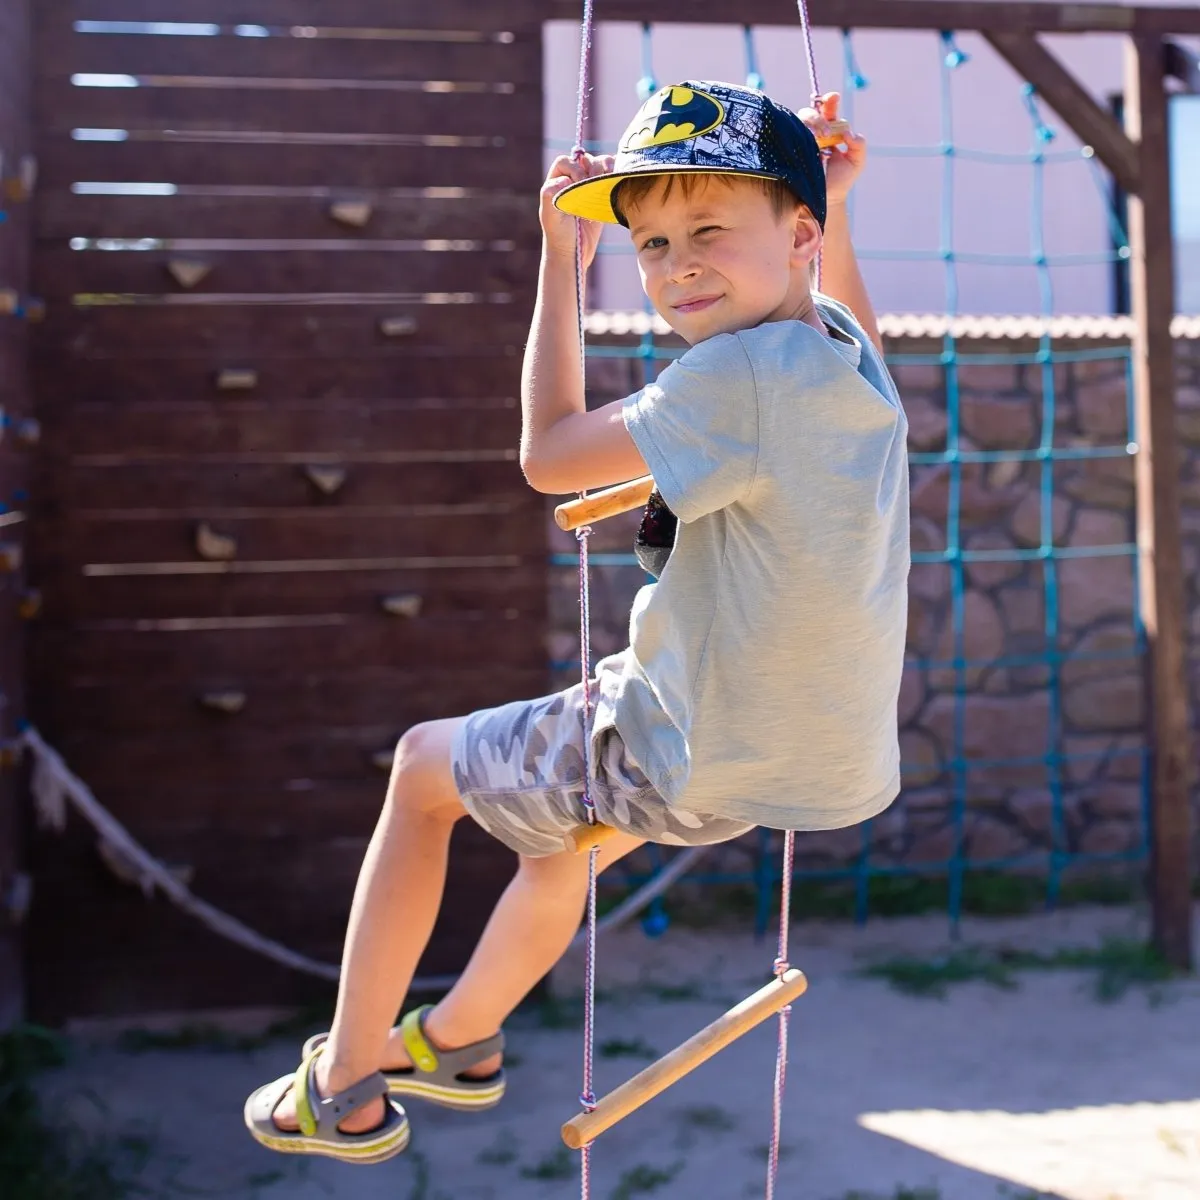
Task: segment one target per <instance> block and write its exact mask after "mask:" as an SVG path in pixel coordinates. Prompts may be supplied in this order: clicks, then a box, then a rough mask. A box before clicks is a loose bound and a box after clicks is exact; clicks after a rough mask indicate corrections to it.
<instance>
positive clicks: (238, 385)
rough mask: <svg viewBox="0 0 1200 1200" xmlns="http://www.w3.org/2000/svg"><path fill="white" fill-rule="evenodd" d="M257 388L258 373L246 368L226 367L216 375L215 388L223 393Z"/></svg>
mask: <svg viewBox="0 0 1200 1200" xmlns="http://www.w3.org/2000/svg"><path fill="white" fill-rule="evenodd" d="M257 386H258V372H257V371H252V370H250V369H249V368H247V367H226V368H225V369H224V370H223V371H221V372H219V373H218V375H217V387H219V388H220V389H221V391H223V392H241V391H246V390H247V389H249V388H252V387H257Z"/></svg>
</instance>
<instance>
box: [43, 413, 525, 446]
mask: <svg viewBox="0 0 1200 1200" xmlns="http://www.w3.org/2000/svg"><path fill="white" fill-rule="evenodd" d="M42 420H43V430H44V434H45V436H46V439H47V445H48V449H49V450H50V451H51V452H52V453H53V454H54V455H56V456H57V455H60V454H70V455H93V454H108V455H112V454H119V455H121V456H122V457H123V458H128V459H130V460H136V459H138V458H146V457H156V456H168V457H179V458H181V459H184V460H185V461H186V460H191V461H197V460H199V459H200V458H201V456H204V457H207V458H211V457H212V456H213V455H225V454H228V455H230V456H233V457H234V458H245V459H247V460H249V461H254V459H255V457H257V456H264V457H266V456H274V455H280V454H295V455H299V456H303V455H306V454H311V455H317V456H323V457H326V458H327V457H328V456H331V455H337V454H340V453H342V452H343V451H345V452H346V453H360V454H367V453H371V452H376V453H383V452H389V453H390V452H401V453H405V454H413V455H417V454H420V453H424V452H428V451H450V452H458V451H463V452H466V451H471V450H481V449H487V450H515V449H516V446H517V439H518V437H519V435H520V415H519V414H518V413H517V412H516V410H515V408H514V409H510V408H482V407H481V408H467V407H461V406H455V407H450V408H443V409H438V408H418V407H415V406H413V405H411V404H405V403H404V402H403V401H400V402H393V403H391V404H387V403H382V402H375V403H371V404H365V403H364V404H352V403H342V404H334V403H330V404H326V405H319V406H318V405H267V404H237V403H234V404H231V405H230V406H229V407H228V408H223V406H222V405H221V403H220V401H219V400H213V401H210V402H201V403H193V404H183V403H180V404H172V403H170V402H160V403H156V404H111V405H110V404H86V405H83V404H70V403H69V402H67V403H60V404H58V405H54V406H50V405H47V406H46V408H45V409H44V410H43V417H42ZM301 461H303V458H302V457H301Z"/></svg>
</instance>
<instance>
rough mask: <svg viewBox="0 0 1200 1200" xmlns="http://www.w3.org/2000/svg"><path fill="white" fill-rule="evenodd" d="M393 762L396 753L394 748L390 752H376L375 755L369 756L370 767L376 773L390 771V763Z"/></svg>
mask: <svg viewBox="0 0 1200 1200" xmlns="http://www.w3.org/2000/svg"><path fill="white" fill-rule="evenodd" d="M395 760H396V751H395V749H394V748H393V749H391V750H376V751H375V753H374V754H372V755H371V766H373V767H374V768H375V769H376V770H377V771H390V770H391V769H392V763H393V762H395Z"/></svg>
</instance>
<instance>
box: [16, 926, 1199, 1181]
mask: <svg viewBox="0 0 1200 1200" xmlns="http://www.w3.org/2000/svg"><path fill="white" fill-rule="evenodd" d="M1143 934H1144V929H1143V928H1142V927H1141V924H1140V921H1139V918H1137V917H1136V916H1135V915H1133V914H1130V913H1129V912H1128V911H1126V910H1113V909H1108V910H1101V909H1091V910H1071V911H1067V912H1062V913H1056V914H1047V915H1043V916H1037V917H1032V918H1022V919H1020V920H1017V921H988V922H984V921H979V920H969V921H967V922H965V923H964V926H963V929H962V943H965V944H967V945H972V946H991V947H998V946H1006V947H1010V948H1015V949H1027V950H1037V951H1040V952H1042V953H1043V954H1044V953H1048V952H1051V951H1054V950H1056V949H1060V948H1072V949H1074V948H1079V947H1096V946H1099V945H1100V944H1101V943H1102V941H1103V939H1104V938H1105V937H1106V936H1113V937H1119V938H1127V937H1139V936H1142V935H1143ZM950 948H951V944H950V942H949V940H948V931H947V926H946V922H945V920H944V919H937V918H918V919H903V920H890V921H884V920H879V921H874V922H872V923H871V924H869V925H868V926H866V927H865V928H861V929H858V928H854V927H851V926H848V925H844V924H824V923H822V924H808V923H806V924H801V925H798V926H796V927H795V928H794V931H793V950H792V956H791V957H792V960H793V962H794V963H795V964H796V965H798V966H801V967H802V968H803V969H804V970H805V973H806V974H807V975H808V978H809V981H810V989H809V992H808V993H807V994H806V995H805V996H804V997H802V998H801V999H800V1000H799V1001H798V1002H797V1004H796V1006H795V1009H794V1016H793V1033H792V1043H791V1047H792V1049H791V1061H790V1073H789V1086H788V1096H787V1107H786V1118H785V1138H784V1141H785V1153H784V1158H783V1162H782V1166H781V1170H780V1181H779V1187H778V1189H777V1192H776V1195H777V1196H778V1197H780V1198H783V1197H786V1198H787V1200H868V1198H869V1200H875V1198H876V1197H878V1198H880V1200H883V1198H886V1200H998V1198H999V1197H1002V1196H1008V1197H1010V1198H1013V1197H1021V1198H1022V1200H1032V1197H1034V1196H1038V1195H1043V1194H1044V1195H1046V1196H1048V1197H1055V1198H1058V1200H1185V1198H1187V1200H1196V1198H1197V1197H1200V982H1198V981H1196V980H1194V979H1191V980H1182V981H1172V982H1169V983H1165V984H1159V985H1153V986H1143V985H1137V986H1134V987H1132V988H1130V989H1129V990H1127V991H1126V992H1125V993H1124V994H1123V995H1122V996H1121V997H1120V998H1119V999H1117V1000H1115V1001H1111V1002H1107V1003H1106V1002H1102V1001H1101V1000H1098V999H1097V998H1096V995H1095V990H1096V983H1097V975H1096V972H1095V971H1094V970H1087V969H1084V970H1050V971H1046V970H1037V971H1025V970H1021V971H1017V972H1016V973H1015V979H1016V986H1015V987H1013V988H1008V989H1006V988H1003V987H997V986H993V985H991V984H988V983H986V982H979V981H971V982H966V983H961V984H955V985H953V986H951V987H950V988H949V989H948V990H947V992H946V994H945V996H944V998H937V997H936V996H934V997H931V996H915V995H910V994H906V993H904V992H901V991H898V990H897V989H896V988H895V987H894V986H893V985H892V984H891V983H889V982H888V981H887V980H885V979H881V978H873V977H865V976H864V975H863V974H862V967H863V965H864V964H865V963H869V962H872V961H876V960H878V959H880V958H881V957H889V956H896V955H903V956H906V957H908V958H911V959H912V961H914V962H917V963H924V964H934V966H935V968H936V966H937V964H938V963H939V962H944V959H943V958H942V956H944V955H945V954H946V953H947V951H948V950H949V949H950ZM773 956H774V946H773V944H772V943H769V942H765V943H758V942H756V941H755V940H754V939H753V937H752V936H750V935H749V934H748V933H746V932H742V931H737V930H728V931H727V930H721V931H712V932H697V931H694V930H688V929H672V930H670V931H669V932H668V933H667V934H666V935H665V936H664V937H663V938H661V939H658V940H653V941H652V940H649V939H648V938H646V937H645V936H644V935H643V934H642V932H641V931H640V930H639V929H636V928H634V929H631V930H625V931H621V932H619V933H617V934H614V935H611V936H610V937H608V938H607V939H606V940H605V941H604V943H603V944H602V947H601V961H600V972H599V973H600V979H601V987H602V988H603V989H604V992H605V999H604V1002H603V1004H602V1006H601V1009H600V1014H599V1018H598V1027H597V1044H598V1046H599V1047H600V1048H601V1052H600V1054H599V1056H598V1060H597V1075H598V1090H600V1091H603V1090H604V1089H605V1088H608V1087H611V1086H612V1085H614V1084H615V1083H617V1082H620V1081H621V1080H622V1079H624V1078H625V1077H626V1076H628V1075H629V1074H632V1073H633V1072H634V1071H636V1070H638V1069H640V1068H641V1066H643V1065H644V1064H645V1062H646V1061H647V1057H648V1056H649V1055H651V1054H655V1053H660V1052H662V1051H665V1050H666V1049H668V1048H670V1047H671V1046H673V1045H675V1044H676V1043H678V1042H680V1041H682V1040H684V1039H685V1038H686V1037H687V1036H689V1035H690V1034H691V1033H692V1032H694V1031H695V1030H697V1029H699V1028H700V1027H701V1026H703V1025H704V1024H706V1023H707V1022H708V1021H710V1020H711V1019H712V1018H713V1017H714V1016H716V1015H717V1014H718V1013H719V1012H721V1011H723V1009H724V1007H726V1006H727V1005H728V1004H730V1003H732V1002H735V1001H736V1000H738V999H740V998H741V997H742V996H744V995H746V994H749V992H751V991H753V990H754V989H755V988H756V987H757V986H759V984H760V983H761V982H763V980H764V977H765V975H766V973H767V972H768V971H769V967H770V963H771V960H772V958H773ZM937 973H938V972H937V970H936V969H935V971H934V974H935V976H936V975H937ZM581 977H582V975H581V971H580V969H579V963H578V961H577V960H572V961H568V962H566V963H564V965H563V967H562V968H561V969H560V971H559V973H558V975H557V976H556V994H557V995H558V996H560V997H562V1000H561V1002H560V1003H558V1004H556V1005H552V1006H548V1007H546V1008H544V1009H543V1010H539V1011H536V1012H533V1011H531V1012H528V1013H523V1014H521V1015H519V1016H518V1018H517V1019H516V1020H514V1022H513V1024H512V1026H511V1027H510V1030H509V1035H510V1037H509V1044H510V1050H511V1056H512V1057H511V1082H510V1090H509V1094H508V1097H507V1098H506V1100H505V1102H504V1103H503V1104H502V1105H501V1106H500V1107H499V1108H497V1109H495V1110H493V1111H491V1112H488V1113H484V1114H476V1115H460V1114H455V1113H450V1112H446V1111H443V1110H440V1109H436V1108H432V1107H428V1106H425V1105H420V1104H416V1103H414V1104H412V1105H411V1107H410V1109H409V1112H410V1116H411V1118H412V1122H413V1129H414V1137H413V1142H412V1146H411V1148H410V1150H409V1151H408V1152H407V1153H406V1154H404V1155H402V1156H401V1157H400V1158H398V1159H396V1160H393V1161H392V1162H389V1163H387V1164H384V1165H382V1166H378V1167H369V1168H355V1167H349V1166H343V1165H341V1164H338V1163H333V1162H328V1161H326V1160H319V1159H300V1158H290V1157H285V1156H281V1155H275V1154H272V1153H271V1152H269V1151H266V1150H263V1149H260V1148H259V1147H258V1146H256V1145H255V1144H254V1143H253V1142H252V1141H251V1140H250V1138H249V1136H248V1135H247V1134H246V1132H245V1130H244V1129H243V1127H242V1121H241V1108H242V1101H243V1098H244V1097H245V1096H246V1094H247V1093H248V1092H249V1091H250V1090H251V1089H252V1088H253V1087H254V1086H256V1085H257V1084H259V1083H261V1082H264V1081H266V1080H268V1079H272V1078H274V1077H275V1076H277V1075H280V1074H283V1073H284V1072H286V1071H288V1070H290V1069H292V1068H293V1067H294V1066H295V1063H296V1057H297V1050H298V1047H297V1046H295V1045H293V1044H291V1043H290V1042H289V1043H284V1042H272V1043H270V1044H268V1045H267V1046H265V1047H264V1048H261V1049H257V1050H255V1051H253V1052H248V1053H233V1052H229V1051H227V1050H225V1051H222V1050H220V1049H219V1048H216V1047H213V1046H209V1047H207V1048H205V1047H200V1048H198V1049H192V1050H186V1051H183V1050H170V1051H165V1050H154V1051H150V1052H142V1053H130V1052H129V1051H128V1050H125V1049H121V1048H119V1047H118V1045H117V1043H116V1042H115V1041H114V1039H113V1031H112V1030H98V1029H97V1028H95V1027H92V1028H91V1029H89V1030H85V1031H80V1032H79V1033H78V1034H77V1035H76V1036H77V1045H78V1049H77V1052H76V1054H75V1055H74V1057H73V1061H72V1064H71V1065H70V1066H69V1067H67V1068H65V1069H64V1070H61V1071H59V1072H56V1073H55V1074H54V1075H52V1076H51V1077H49V1078H48V1080H47V1084H46V1087H47V1091H48V1093H49V1094H50V1096H51V1098H52V1099H53V1101H54V1102H55V1103H63V1102H65V1098H68V1097H74V1105H75V1106H76V1108H77V1110H78V1111H79V1112H80V1113H83V1114H85V1115H86V1114H91V1115H90V1116H88V1117H87V1119H88V1120H89V1121H90V1122H92V1123H95V1122H96V1121H97V1120H99V1121H100V1123H101V1124H102V1125H103V1126H104V1128H106V1129H107V1130H108V1131H109V1132H112V1133H122V1132H123V1133H126V1134H130V1133H132V1134H134V1135H136V1136H137V1137H139V1138H141V1139H144V1140H143V1141H142V1142H141V1143H140V1144H141V1145H143V1146H144V1148H145V1152H146V1154H147V1156H148V1160H147V1161H146V1163H145V1165H144V1166H143V1168H142V1171H141V1180H142V1182H143V1183H145V1184H146V1185H148V1186H150V1187H151V1188H152V1194H157V1195H164V1196H175V1195H179V1196H185V1195H186V1196H198V1195H204V1196H219V1197H223V1198H225V1200H275V1198H276V1197H280V1198H282V1197H288V1198H289V1200H291V1198H295V1200H327V1198H329V1197H335V1198H340V1197H345V1198H347V1200H348V1198H351V1197H353V1198H354V1200H384V1198H385V1197H386V1200H511V1198H520V1200H550V1198H551V1197H554V1198H556V1200H557V1198H560V1197H568V1196H576V1195H578V1194H579V1183H578V1179H577V1165H578V1164H577V1159H576V1157H575V1156H573V1155H571V1154H570V1153H568V1152H567V1151H566V1150H565V1149H563V1148H562V1147H561V1142H560V1141H559V1137H558V1129H559V1126H560V1125H561V1123H562V1121H563V1120H564V1119H565V1118H566V1117H569V1116H571V1115H572V1114H573V1113H574V1111H575V1098H576V1097H577V1095H578V1093H579V1076H580V1062H581V1037H580V1032H579V1029H578V1028H577V1026H576V1025H575V1020H574V1019H575V1017H576V1015H577V1006H576V1005H574V1004H573V1003H572V1002H571V1000H570V994H571V993H572V992H574V991H577V988H578V980H579V979H581ZM1118 981H1119V980H1118ZM230 1019H231V1020H232V1018H230ZM240 1019H241V1020H242V1021H243V1022H245V1021H246V1020H249V1019H251V1018H250V1017H248V1016H246V1015H243V1016H242V1017H241V1018H240ZM254 1019H257V1020H261V1019H262V1016H261V1014H258V1015H257V1016H255V1017H254ZM774 1039H775V1025H774V1022H770V1023H768V1024H767V1025H765V1026H763V1027H761V1028H760V1029H758V1030H756V1031H755V1032H754V1033H753V1034H751V1035H749V1036H747V1037H746V1038H745V1039H743V1040H742V1041H741V1042H739V1043H738V1044H737V1045H736V1047H734V1048H731V1049H730V1050H727V1051H725V1052H724V1053H723V1054H721V1055H720V1056H718V1058H717V1059H715V1060H713V1061H712V1062H710V1063H708V1064H707V1065H705V1066H704V1067H702V1068H700V1069H699V1070H698V1071H696V1072H695V1073H694V1074H693V1075H691V1076H690V1077H688V1078H687V1079H685V1080H684V1081H682V1082H681V1083H679V1084H678V1085H676V1086H675V1087H674V1088H673V1089H671V1090H670V1091H669V1092H668V1093H666V1094H665V1095H663V1096H661V1097H659V1098H658V1099H657V1100H655V1101H653V1102H652V1103H651V1104H650V1105H648V1106H647V1107H646V1108H645V1109H643V1110H642V1111H641V1112H640V1113H638V1114H635V1115H634V1116H633V1117H631V1118H630V1119H629V1120H627V1121H626V1122H624V1123H623V1124H622V1125H620V1126H618V1127H617V1128H616V1129H614V1130H612V1131H611V1132H609V1133H608V1134H606V1135H604V1137H602V1138H601V1139H600V1141H599V1142H598V1143H597V1146H596V1149H595V1151H594V1154H593V1162H594V1166H593V1188H592V1196H593V1197H594V1198H595V1200H638V1198H639V1197H643V1196H651V1195H653V1196H655V1197H657V1198H659V1200H685V1198H686V1200H735V1198H740V1197H752V1196H761V1195H763V1193H764V1177H765V1149H766V1143H767V1139H768V1136H769V1132H770V1096H771V1078H772V1071H773V1064H774V1053H775V1047H774ZM88 1097H92V1098H91V1099H89V1098H88ZM101 1111H102V1112H103V1117H102V1118H98V1117H97V1116H96V1114H97V1113H98V1112H101ZM0 1190H2V1189H0Z"/></svg>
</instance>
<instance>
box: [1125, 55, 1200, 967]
mask: <svg viewBox="0 0 1200 1200" xmlns="http://www.w3.org/2000/svg"><path fill="white" fill-rule="evenodd" d="M1165 68H1166V53H1165V44H1164V42H1163V40H1162V39H1161V38H1159V37H1134V38H1130V39H1129V42H1128V46H1127V49H1126V65H1125V124H1126V129H1127V131H1128V133H1129V136H1130V137H1132V138H1134V139H1136V140H1137V142H1138V144H1139V156H1140V160H1141V161H1140V166H1139V174H1140V178H1141V190H1140V192H1139V194H1137V195H1136V196H1131V197H1130V199H1129V241H1130V250H1131V259H1130V290H1131V303H1132V309H1133V318H1134V335H1133V344H1132V353H1133V387H1134V414H1135V429H1136V434H1135V436H1136V438H1137V444H1138V453H1137V466H1136V478H1137V544H1138V584H1139V589H1140V603H1141V615H1142V621H1143V623H1144V625H1145V629H1146V637H1147V643H1148V656H1147V683H1146V694H1147V698H1148V701H1149V703H1148V705H1147V707H1148V710H1149V716H1150V738H1151V745H1150V753H1151V771H1152V776H1151V778H1152V787H1153V794H1152V796H1151V809H1150V812H1151V828H1150V851H1151V879H1150V886H1151V899H1152V904H1153V927H1154V943H1155V946H1156V947H1157V948H1158V950H1159V951H1160V952H1161V953H1162V954H1163V955H1164V956H1165V957H1166V959H1167V960H1168V961H1169V962H1170V963H1171V964H1172V965H1174V966H1176V967H1179V968H1182V969H1186V968H1189V967H1190V966H1191V961H1192V933H1191V913H1192V899H1191V886H1190V884H1191V861H1190V860H1191V813H1190V805H1189V797H1188V783H1189V771H1190V763H1191V736H1190V733H1189V723H1188V696H1187V682H1186V678H1185V670H1184V657H1185V651H1186V640H1185V634H1184V602H1183V559H1182V552H1181V548H1180V516H1179V463H1178V460H1177V457H1176V450H1175V446H1176V428H1175V354H1174V347H1173V345H1172V342H1171V330H1170V326H1171V317H1172V315H1173V313H1174V309H1175V278H1174V276H1175V272H1174V261H1173V260H1174V253H1173V252H1174V247H1173V244H1172V238H1171V183H1170V157H1169V155H1170V150H1169V145H1168V141H1167V95H1166V90H1165V88H1164V84H1163V80H1164V75H1165Z"/></svg>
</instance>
